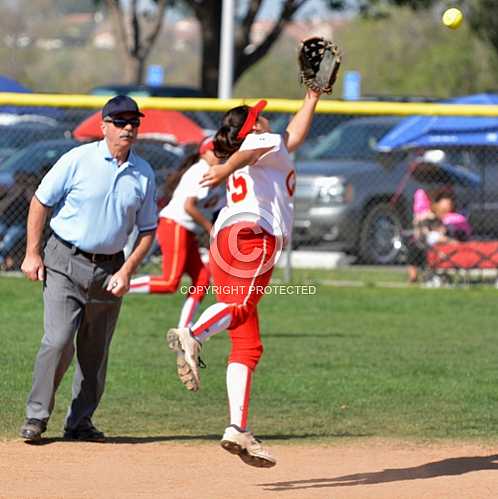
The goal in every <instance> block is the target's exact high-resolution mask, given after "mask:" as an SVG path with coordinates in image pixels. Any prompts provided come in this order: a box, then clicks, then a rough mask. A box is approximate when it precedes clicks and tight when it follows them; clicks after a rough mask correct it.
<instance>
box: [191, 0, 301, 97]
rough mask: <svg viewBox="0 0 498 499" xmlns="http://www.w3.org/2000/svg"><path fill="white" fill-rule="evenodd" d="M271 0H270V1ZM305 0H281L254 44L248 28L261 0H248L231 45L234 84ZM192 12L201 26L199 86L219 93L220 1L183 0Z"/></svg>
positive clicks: (267, 48)
mask: <svg viewBox="0 0 498 499" xmlns="http://www.w3.org/2000/svg"><path fill="white" fill-rule="evenodd" d="M272 1H273V0H272ZM307 1H308V0H283V1H281V2H280V4H281V5H280V11H279V13H278V16H277V18H276V20H275V22H274V24H273V26H272V28H271V29H270V31H269V33H268V34H267V35H266V36H265V37H264V39H263V40H262V41H261V42H260V43H259V44H257V45H255V44H253V43H252V40H251V30H252V28H253V26H254V22H255V20H256V18H257V16H258V13H259V12H260V10H261V7H262V4H263V0H248V1H247V2H246V4H247V5H246V8H245V10H244V11H243V12H241V14H240V15H239V16H238V18H237V19H236V23H235V47H234V63H235V67H234V71H233V78H234V83H236V82H237V80H238V79H239V78H240V77H241V75H242V74H243V73H244V72H245V71H247V70H248V69H249V68H250V67H251V66H252V65H253V64H255V63H256V62H258V61H259V60H260V59H261V58H263V57H264V56H265V55H266V54H267V53H268V51H269V50H270V49H271V48H272V46H273V45H274V43H275V42H276V41H277V40H278V38H279V37H280V35H281V34H282V30H283V29H284V27H285V26H286V24H287V23H289V21H291V20H292V18H293V17H294V14H295V13H296V12H297V11H298V10H299V9H300V8H301V6H302V5H304V4H305V3H306V2H307ZM182 3H183V4H186V5H187V6H188V7H189V8H190V9H191V11H192V12H193V13H194V15H195V17H196V18H197V20H198V22H199V24H200V26H201V36H202V68H201V75H202V78H201V86H202V90H203V92H204V93H205V94H206V95H208V96H212V97H214V96H216V95H217V92H218V67H219V52H220V31H221V12H222V2H221V1H220V0H182Z"/></svg>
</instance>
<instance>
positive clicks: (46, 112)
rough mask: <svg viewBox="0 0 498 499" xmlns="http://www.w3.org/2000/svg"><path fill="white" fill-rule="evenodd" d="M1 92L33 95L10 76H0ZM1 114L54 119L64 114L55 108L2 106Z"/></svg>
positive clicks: (0, 107) (0, 108)
mask: <svg viewBox="0 0 498 499" xmlns="http://www.w3.org/2000/svg"><path fill="white" fill-rule="evenodd" d="M0 92H9V93H16V94H31V93H33V91H32V90H30V89H29V88H27V87H25V86H24V85H22V84H21V83H19V82H18V81H16V80H13V79H12V78H9V77H8V76H2V75H0ZM0 113H4V114H14V115H22V114H30V115H38V116H48V117H50V118H53V119H59V118H61V117H62V116H63V115H64V113H63V112H62V111H61V110H59V109H57V108H53V107H38V106H0Z"/></svg>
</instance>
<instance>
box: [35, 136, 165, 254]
mask: <svg viewBox="0 0 498 499" xmlns="http://www.w3.org/2000/svg"><path fill="white" fill-rule="evenodd" d="M35 195H36V197H37V198H38V200H39V201H40V202H41V203H42V204H43V205H45V206H48V207H52V208H53V212H52V218H51V220H50V227H51V228H52V230H53V231H54V232H55V233H56V234H57V235H58V236H59V237H60V238H61V239H64V240H65V241H67V242H69V243H71V244H74V245H75V246H76V247H78V248H79V249H81V250H82V251H86V252H88V253H102V254H106V255H111V254H114V253H117V252H118V251H121V250H122V249H123V248H124V247H125V245H126V242H127V240H128V236H129V234H130V233H131V231H132V230H133V227H134V225H136V226H137V227H138V230H139V232H147V231H152V230H154V229H155V228H156V225H157V211H156V210H157V207H156V199H155V198H156V186H155V180H154V172H153V171H152V168H151V166H150V165H149V163H147V161H145V160H144V159H142V158H140V157H139V156H138V155H137V154H135V153H134V152H133V149H132V150H130V154H129V156H128V161H126V162H125V163H123V164H122V165H121V166H119V167H118V163H117V160H115V159H114V158H113V157H112V155H111V153H110V152H109V148H108V147H107V143H106V141H105V140H102V141H100V142H92V143H90V144H85V145H82V146H78V147H75V148H74V149H71V150H70V151H69V152H67V153H66V154H64V155H63V156H62V157H61V158H60V159H59V161H57V163H56V164H55V165H54V166H53V167H52V168H51V169H50V170H49V172H48V173H47V174H46V175H45V177H44V178H43V180H42V181H41V183H40V185H39V187H38V189H37V191H36V193H35Z"/></svg>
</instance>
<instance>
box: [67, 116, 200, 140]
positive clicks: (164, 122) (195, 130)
mask: <svg viewBox="0 0 498 499" xmlns="http://www.w3.org/2000/svg"><path fill="white" fill-rule="evenodd" d="M143 113H144V114H145V116H144V117H143V118H142V119H141V123H140V128H139V129H138V137H139V138H141V139H157V140H165V141H169V142H174V143H177V144H187V143H189V142H200V141H201V140H202V139H203V138H204V136H205V133H204V131H203V129H202V128H201V127H200V126H199V125H197V124H196V123H195V122H194V121H192V120H191V119H190V118H188V117H187V116H185V115H184V114H182V113H180V112H178V111H165V110H163V109H146V110H144V111H143ZM101 122H102V115H101V112H100V111H98V112H96V113H94V114H92V115H91V116H89V117H88V118H87V119H86V120H84V121H82V122H81V123H80V124H79V125H78V126H77V127H76V128H75V129H74V130H73V137H74V138H75V139H77V140H96V139H101V138H102V130H101V128H100V124H101Z"/></svg>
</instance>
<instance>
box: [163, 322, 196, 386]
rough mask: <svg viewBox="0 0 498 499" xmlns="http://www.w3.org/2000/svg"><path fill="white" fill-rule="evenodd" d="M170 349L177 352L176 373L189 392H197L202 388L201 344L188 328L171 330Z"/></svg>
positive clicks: (167, 335) (168, 337)
mask: <svg viewBox="0 0 498 499" xmlns="http://www.w3.org/2000/svg"><path fill="white" fill-rule="evenodd" d="M166 341H167V342H168V347H169V348H170V350H173V352H176V372H177V374H178V377H179V378H180V381H181V382H182V383H183V384H184V385H185V387H186V388H187V390H190V391H193V392H196V391H197V390H199V388H200V386H201V381H200V377H199V352H200V351H201V344H200V343H199V342H198V341H197V340H196V339H195V338H194V337H193V336H192V335H191V334H190V329H188V328H186V327H182V328H178V329H170V330H169V331H168V333H167V334H166Z"/></svg>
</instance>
